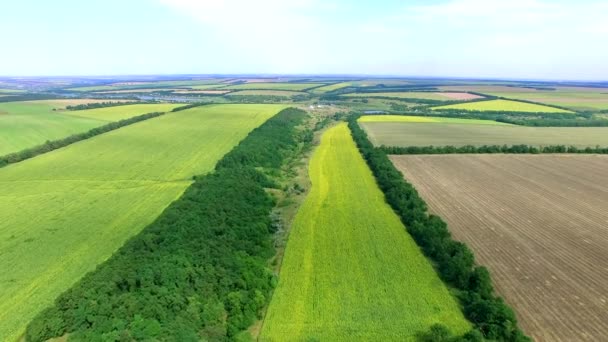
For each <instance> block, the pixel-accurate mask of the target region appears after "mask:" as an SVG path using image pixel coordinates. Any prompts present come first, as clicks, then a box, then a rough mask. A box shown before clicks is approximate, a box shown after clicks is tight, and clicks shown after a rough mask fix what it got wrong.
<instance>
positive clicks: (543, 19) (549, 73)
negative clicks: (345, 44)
mask: <svg viewBox="0 0 608 342" xmlns="http://www.w3.org/2000/svg"><path fill="white" fill-rule="evenodd" d="M607 14H608V3H607V2H604V1H591V2H578V1H577V2H574V1H568V2H566V1H551V2H549V1H541V0H510V1H501V0H451V1H447V2H443V3H435V4H424V5H414V6H406V7H404V8H402V10H401V11H399V12H398V13H396V14H392V15H387V16H386V17H384V18H374V19H373V20H372V21H370V22H367V23H365V24H364V25H362V26H361V29H362V30H364V31H369V30H370V29H369V28H370V27H374V28H375V31H377V32H383V33H384V34H385V35H387V36H388V38H386V39H387V40H390V41H399V42H401V48H393V49H392V53H393V54H394V55H395V56H398V57H397V58H401V59H402V60H404V61H405V62H404V63H402V64H401V65H402V68H403V69H407V62H408V61H409V60H414V61H416V60H423V59H425V58H429V59H435V60H437V58H439V60H440V61H443V62H439V63H434V64H433V68H432V69H428V70H426V71H422V72H423V73H427V74H432V75H455V76H493V77H496V76H500V77H541V78H561V77H568V78H597V77H600V78H604V79H608V68H605V67H603V64H604V63H602V62H601V59H606V58H607V57H608V44H606V43H605V42H606V41H608V38H607V32H608V22H607V21H606V19H605V18H606V15H607ZM404 56H409V59H408V58H407V57H405V58H404ZM418 71H420V69H418Z"/></svg>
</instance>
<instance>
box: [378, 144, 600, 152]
mask: <svg viewBox="0 0 608 342" xmlns="http://www.w3.org/2000/svg"><path fill="white" fill-rule="evenodd" d="M379 149H381V150H382V151H384V152H385V153H386V154H458V153H513V154H518V153H519V154H541V153H581V154H582V153H586V154H608V147H599V146H596V147H585V148H578V147H576V146H566V145H549V146H532V145H512V146H508V145H483V146H473V145H465V146H408V147H401V146H381V147H379Z"/></svg>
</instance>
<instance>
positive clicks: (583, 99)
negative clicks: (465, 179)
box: [440, 86, 608, 110]
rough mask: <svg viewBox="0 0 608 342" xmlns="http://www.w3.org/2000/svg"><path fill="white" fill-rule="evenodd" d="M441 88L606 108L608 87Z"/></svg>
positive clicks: (547, 102)
mask: <svg viewBox="0 0 608 342" xmlns="http://www.w3.org/2000/svg"><path fill="white" fill-rule="evenodd" d="M440 89H443V90H460V91H475V92H481V93H484V94H488V95H493V96H500V97H505V98H510V99H515V100H528V101H534V102H541V103H546V104H551V105H556V106H561V107H567V108H571V109H575V110H598V109H608V88H590V87H553V90H549V89H533V88H523V87H506V86H446V87H440Z"/></svg>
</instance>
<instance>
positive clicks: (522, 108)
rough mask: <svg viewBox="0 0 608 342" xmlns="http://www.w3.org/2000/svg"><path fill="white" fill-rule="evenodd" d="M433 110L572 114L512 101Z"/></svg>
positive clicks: (442, 107)
mask: <svg viewBox="0 0 608 342" xmlns="http://www.w3.org/2000/svg"><path fill="white" fill-rule="evenodd" d="M432 109H433V110H442V109H461V110H477V111H509V112H527V113H572V112H571V111H569V110H565V109H559V108H554V107H548V106H543V105H538V104H533V103H526V102H519V101H510V100H490V101H478V102H471V103H460V104H453V105H447V106H440V107H433V108H432Z"/></svg>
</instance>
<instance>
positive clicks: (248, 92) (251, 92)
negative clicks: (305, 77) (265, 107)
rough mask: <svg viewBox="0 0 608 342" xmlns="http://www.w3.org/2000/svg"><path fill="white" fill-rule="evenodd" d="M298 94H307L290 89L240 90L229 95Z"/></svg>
mask: <svg viewBox="0 0 608 342" xmlns="http://www.w3.org/2000/svg"><path fill="white" fill-rule="evenodd" d="M296 95H306V93H304V92H301V91H289V90H239V91H235V92H232V93H230V95H228V96H281V97H292V96H296Z"/></svg>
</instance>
